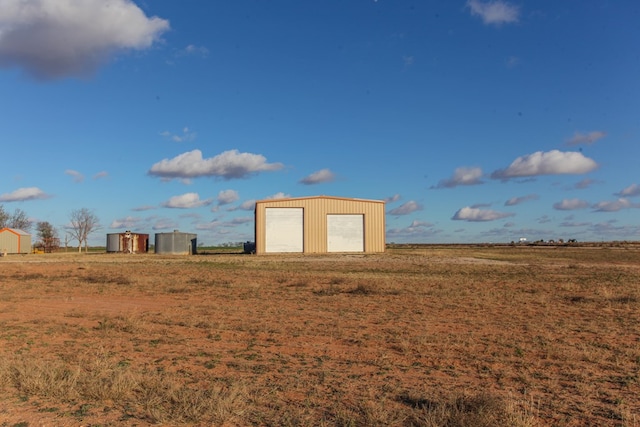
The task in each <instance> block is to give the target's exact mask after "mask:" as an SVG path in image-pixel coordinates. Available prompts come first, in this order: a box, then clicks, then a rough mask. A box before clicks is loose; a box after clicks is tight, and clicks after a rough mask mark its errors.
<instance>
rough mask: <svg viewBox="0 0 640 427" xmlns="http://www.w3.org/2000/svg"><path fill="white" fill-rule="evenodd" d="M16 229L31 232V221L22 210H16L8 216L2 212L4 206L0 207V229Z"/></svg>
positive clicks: (5, 212)
mask: <svg viewBox="0 0 640 427" xmlns="http://www.w3.org/2000/svg"><path fill="white" fill-rule="evenodd" d="M5 227H9V228H17V229H19V230H23V231H29V230H31V221H29V217H28V216H27V214H26V213H25V211H23V210H22V209H16V210H15V211H13V214H11V215H10V214H9V213H8V212H7V211H5V210H4V206H2V205H0V228H5Z"/></svg>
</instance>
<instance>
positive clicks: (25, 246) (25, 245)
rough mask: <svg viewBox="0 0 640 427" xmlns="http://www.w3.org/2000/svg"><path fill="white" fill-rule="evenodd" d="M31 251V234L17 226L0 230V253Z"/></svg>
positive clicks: (26, 252) (24, 252)
mask: <svg viewBox="0 0 640 427" xmlns="http://www.w3.org/2000/svg"><path fill="white" fill-rule="evenodd" d="M29 252H31V234H29V233H27V232H26V231H23V230H18V229H16V228H3V229H1V230H0V254H28V253H29Z"/></svg>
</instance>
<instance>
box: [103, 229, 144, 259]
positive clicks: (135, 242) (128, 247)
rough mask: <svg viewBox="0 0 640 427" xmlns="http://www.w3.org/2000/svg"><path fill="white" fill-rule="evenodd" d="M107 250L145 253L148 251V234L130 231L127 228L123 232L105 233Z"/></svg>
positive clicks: (110, 251) (111, 251)
mask: <svg viewBox="0 0 640 427" xmlns="http://www.w3.org/2000/svg"><path fill="white" fill-rule="evenodd" d="M107 252H109V253H114V252H121V253H125V254H137V253H147V252H149V235H148V234H140V233H132V232H131V231H129V230H127V231H125V232H124V233H111V234H107Z"/></svg>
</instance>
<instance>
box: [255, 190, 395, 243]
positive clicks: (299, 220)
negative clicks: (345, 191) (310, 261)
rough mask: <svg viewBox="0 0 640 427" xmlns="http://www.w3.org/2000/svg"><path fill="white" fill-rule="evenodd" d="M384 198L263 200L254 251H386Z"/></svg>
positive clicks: (258, 205)
mask: <svg viewBox="0 0 640 427" xmlns="http://www.w3.org/2000/svg"><path fill="white" fill-rule="evenodd" d="M384 208H385V203H384V201H382V200H367V199H350V198H343V197H330V196H316V197H299V198H286V199H267V200H259V201H257V202H256V206H255V240H256V242H255V243H256V246H255V253H257V254H263V253H283V252H300V253H330V252H365V253H376V252H384V250H385V244H386V243H385V214H384Z"/></svg>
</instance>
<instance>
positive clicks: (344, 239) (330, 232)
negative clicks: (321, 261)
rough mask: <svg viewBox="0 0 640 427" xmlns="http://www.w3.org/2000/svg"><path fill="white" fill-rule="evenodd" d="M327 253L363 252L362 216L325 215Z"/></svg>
mask: <svg viewBox="0 0 640 427" xmlns="http://www.w3.org/2000/svg"><path fill="white" fill-rule="evenodd" d="M327 251H328V252H364V215H360V214H359V215H346V214H345V215H338V214H331V215H327Z"/></svg>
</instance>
